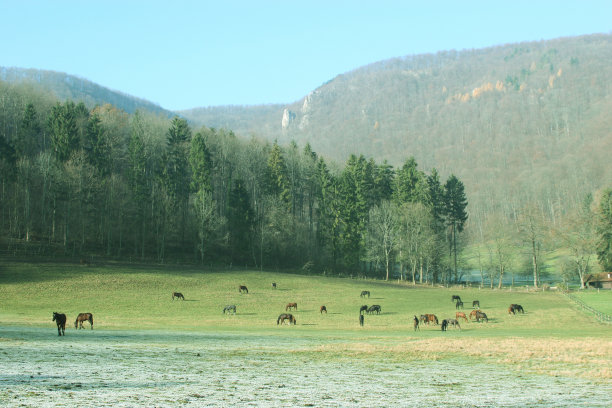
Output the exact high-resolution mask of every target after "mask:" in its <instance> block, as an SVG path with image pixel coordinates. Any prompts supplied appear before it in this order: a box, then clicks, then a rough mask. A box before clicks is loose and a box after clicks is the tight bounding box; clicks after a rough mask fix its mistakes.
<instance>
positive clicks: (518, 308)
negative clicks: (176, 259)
mask: <svg viewBox="0 0 612 408" xmlns="http://www.w3.org/2000/svg"><path fill="white" fill-rule="evenodd" d="M517 312H518V313H523V314H524V313H525V310H524V309H523V306H521V305H516V304H514V303H513V304H511V305H510V307H509V308H508V314H510V313H512V314H516V313H517Z"/></svg>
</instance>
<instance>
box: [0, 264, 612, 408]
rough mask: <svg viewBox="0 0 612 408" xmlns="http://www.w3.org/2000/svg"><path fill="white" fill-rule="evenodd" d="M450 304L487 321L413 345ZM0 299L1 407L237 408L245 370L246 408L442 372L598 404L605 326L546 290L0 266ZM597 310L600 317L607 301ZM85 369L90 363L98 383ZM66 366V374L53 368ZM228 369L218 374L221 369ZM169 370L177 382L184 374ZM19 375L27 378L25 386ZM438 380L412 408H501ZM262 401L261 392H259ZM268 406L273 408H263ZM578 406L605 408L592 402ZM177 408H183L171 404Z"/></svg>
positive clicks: (367, 395) (611, 380) (609, 382)
mask: <svg viewBox="0 0 612 408" xmlns="http://www.w3.org/2000/svg"><path fill="white" fill-rule="evenodd" d="M272 282H276V283H277V289H273V288H272V285H271V284H272ZM239 285H246V286H247V287H248V288H249V293H248V294H240V293H238V286H239ZM362 290H369V291H370V292H371V297H370V298H369V299H368V298H365V299H364V298H360V296H359V294H360V292H361V291H362ZM173 291H179V292H182V293H183V294H184V295H185V298H186V300H185V301H182V300H174V301H173V300H172V299H171V294H172V292H173ZM455 294H456V295H460V296H461V298H462V299H463V301H464V302H465V305H466V309H465V311H466V312H469V311H470V310H471V302H472V300H475V299H477V300H479V301H480V304H481V308H482V310H483V311H485V312H486V313H487V315H488V316H489V318H490V320H489V323H475V322H471V321H470V322H468V323H465V322H463V321H462V322H461V330H457V329H449V330H448V331H447V332H442V331H441V330H440V327H439V326H422V327H421V330H420V331H417V332H414V331H413V327H412V320H413V316H414V315H417V316H418V315H420V314H423V313H434V314H436V315H437V316H438V317H439V318H440V319H443V318H450V317H454V316H455V311H456V310H455V308H454V304H453V303H452V302H451V296H452V295H455ZM595 294H596V293H593V295H595ZM0 299H2V304H1V305H0V344H1V345H2V346H3V347H2V348H3V349H4V350H5V352H4V354H5V357H7V356H10V358H9V361H8V362H7V364H6V366H5V367H6V370H7V372H10V373H13V374H7V375H6V376H5V377H3V375H2V374H0V401H2V398H5V399H6V400H7V401H13V399H14V402H15V406H17V405H18V404H22V403H24V404H26V405H27V404H34V405H37V404H45V403H48V402H49V401H50V400H53V398H55V397H56V395H55V394H54V391H50V388H49V386H48V385H49V382H50V383H51V384H55V385H56V386H60V387H64V389H70V390H71V391H72V392H73V393H76V394H75V397H74V398H81V397H83V398H85V397H87V398H89V399H87V398H85V400H80V399H79V401H80V402H79V403H80V404H84V406H86V405H87V404H85V403H84V402H82V401H90V403H91V404H90V406H96V405H97V404H98V405H99V403H100V400H99V399H97V398H101V397H100V395H102V394H100V392H101V391H100V390H99V389H97V387H98V385H99V384H101V383H104V384H106V383H115V382H116V383H117V384H118V385H117V386H116V387H117V388H116V389H109V390H108V392H109V393H111V394H112V398H115V399H114V400H113V401H115V403H116V404H123V405H128V406H130V404H133V405H134V406H138V405H142V404H144V405H151V404H153V405H167V404H166V403H164V402H163V401H164V400H160V399H159V398H161V397H159V398H157V397H152V396H151V395H153V394H151V390H152V389H153V388H155V389H157V388H158V387H159V382H164V381H170V380H169V378H170V377H172V376H174V375H178V376H180V377H181V378H188V379H190V380H189V381H191V382H189V381H188V384H192V385H191V386H187V385H185V384H184V383H181V384H178V383H177V384H176V385H169V386H176V387H177V388H176V389H175V391H176V393H179V394H181V395H183V396H184V399H183V404H182V405H189V404H197V402H198V401H199V402H200V403H202V401H201V400H200V399H201V398H204V397H201V396H206V395H208V396H209V397H210V398H212V400H210V401H208V400H207V401H206V405H211V406H214V405H218V406H223V405H227V404H230V403H231V404H236V403H237V404H239V405H240V401H241V400H240V397H239V394H238V393H237V392H238V391H239V389H240V387H239V386H238V385H236V387H237V388H236V389H235V390H233V391H232V389H231V387H229V389H228V387H227V384H226V382H227V381H229V382H230V383H232V382H231V381H233V380H232V378H234V377H233V376H235V377H236V378H235V380H236V381H238V382H241V381H242V380H240V378H241V377H240V375H239V374H238V373H239V372H241V371H240V370H245V369H247V368H248V369H249V370H255V371H253V372H256V373H258V374H257V375H253V376H252V378H251V377H249V378H250V380H249V382H248V384H247V385H244V386H245V387H247V391H249V392H251V394H252V395H255V394H256V395H258V397H253V398H254V399H251V400H250V401H251V402H253V401H254V402H255V403H257V404H259V405H272V406H282V405H286V404H291V405H308V403H307V402H306V401H308V397H309V396H311V395H313V393H314V394H316V395H317V396H318V398H319V399H317V402H316V404H315V406H338V405H340V406H349V405H355V406H364V405H369V404H371V403H376V401H377V399H376V394H372V393H373V392H374V393H375V392H376V391H375V389H376V387H377V385H376V384H368V385H367V386H366V385H363V384H362V385H361V386H360V387H361V388H363V387H366V388H367V387H371V388H367V389H370V392H365V391H364V393H363V395H361V394H360V396H359V398H357V397H355V398H356V399H355V401H352V400H351V399H350V398H351V395H352V391H351V386H352V385H351V384H352V382H351V381H353V380H354V378H353V377H352V376H357V377H358V376H359V372H370V371H372V370H374V372H379V373H385V376H384V377H385V381H387V382H388V383H386V385H387V386H388V387H391V386H393V384H395V383H394V381H396V380H397V383H398V384H403V382H404V381H405V376H404V375H403V374H402V373H403V372H406V370H412V371H413V376H415V377H414V378H413V381H415V384H417V383H418V382H419V381H422V382H426V381H425V380H426V379H429V380H428V381H430V382H431V381H434V382H435V381H438V380H440V379H441V378H446V377H445V376H444V374H443V373H447V372H453V371H455V370H458V371H459V372H462V373H469V372H472V371H473V370H477V371H478V372H488V374H487V375H488V376H489V378H490V379H491V381H493V380H492V379H495V381H498V382H500V384H501V383H502V382H503V381H505V380H504V379H505V378H506V377H507V376H508V375H511V376H513V377H516V378H517V381H519V382H521V381H524V382H525V384H522V385H521V386H523V387H528V388H529V387H532V388H533V384H539V385H541V386H542V387H543V388H542V389H541V390H540V391H541V392H546V391H548V390H550V389H552V388H555V387H557V388H558V389H559V390H560V391H559V392H560V393H561V392H562V391H563V390H566V389H567V387H568V386H569V384H572V383H573V382H575V381H580V382H581V384H582V382H584V384H583V385H581V387H582V388H581V391H580V392H581V393H583V392H584V393H586V394H585V395H583V394H580V395H571V396H570V397H568V398H569V399H567V400H566V399H564V398H565V397H563V398H562V397H560V396H557V397H554V399H553V400H551V399H546V398H544V399H542V397H540V396H538V395H539V394H538V393H537V392H536V390H535V389H534V392H535V394H521V395H522V396H521V395H519V394H518V393H517V394H516V395H515V394H513V393H511V392H510V393H509V394H507V395H506V394H504V393H501V394H497V395H498V396H497V397H496V398H501V395H503V398H504V400H503V401H504V403H505V404H506V405H505V406H525V405H528V406H549V405H551V404H550V403H551V402H552V403H553V404H552V405H556V406H572V404H573V403H574V402H575V401H577V400H578V401H580V400H581V398H583V397H584V398H587V396H586V395H587V394H589V393H591V394H592V393H593V392H599V390H603V391H604V394H603V395H604V396H603V397H602V398H604V399H605V395H609V393H608V391H610V390H611V389H612V388H611V387H612V372H611V370H610V368H609V367H611V366H612V341H611V340H610V339H611V338H612V327H611V326H610V325H603V324H600V323H597V322H596V321H595V320H594V318H593V317H592V316H590V315H588V314H586V313H583V312H582V311H580V310H579V309H578V308H576V307H575V306H574V305H573V304H572V303H571V302H569V301H568V300H567V299H566V298H565V297H563V296H561V295H559V294H557V293H555V292H526V291H525V290H524V289H521V290H514V291H510V290H502V291H499V290H488V289H483V290H479V289H473V288H472V289H465V288H460V287H457V288H442V287H436V288H432V287H430V286H424V287H421V286H416V287H415V286H412V285H411V284H403V283H398V282H383V281H373V280H355V279H348V278H330V277H321V276H303V275H293V274H283V273H274V272H259V271H228V270H225V271H220V270H219V271H203V270H201V269H199V268H195V267H184V266H173V267H151V266H126V265H104V266H102V265H100V266H81V265H73V264H51V263H40V264H38V263H12V262H4V263H3V264H1V266H0ZM598 301H599V300H598ZM288 302H296V303H297V304H298V310H297V311H295V312H292V313H293V314H294V315H295V316H296V318H297V325H296V326H277V324H276V319H277V317H278V315H279V314H280V313H283V312H285V305H286V304H287V303H288ZM589 302H590V300H589ZM601 302H602V303H606V299H605V298H603V299H601ZM510 303H519V304H521V305H522V306H523V307H524V308H525V311H526V314H525V315H509V314H508V313H507V308H508V305H509V304H510ZM227 304H235V305H236V306H237V314H236V315H224V314H223V313H222V309H223V307H224V306H225V305H227ZM362 304H368V305H372V304H379V305H381V307H382V313H381V314H380V315H367V316H366V317H365V326H364V327H360V326H359V324H358V316H359V314H358V310H359V307H360V306H361V305H362ZM321 305H325V306H326V307H327V310H328V314H320V313H319V307H320V306H321ZM594 307H595V306H594ZM54 311H57V312H63V313H66V314H67V316H68V328H67V330H66V336H65V337H62V338H58V337H57V331H56V328H55V325H54V323H53V322H52V321H51V317H52V316H51V314H52V312H54ZM80 312H91V313H93V315H94V330H93V331H92V330H80V331H77V330H75V329H74V325H73V324H74V323H73V322H74V319H75V317H76V315H77V314H78V313H80ZM86 326H88V324H86ZM59 342H61V343H59ZM58 344H66V347H69V349H70V351H71V353H68V354H67V353H66V352H65V351H63V350H61V349H60V350H57V349H56V348H57V345H58ZM7 350H10V353H9V352H7ZM41 350H45V352H44V353H41ZM77 350H80V351H79V352H78V353H77ZM75 353H77V354H75ZM79 353H83V355H84V356H87V357H86V358H82V356H81V355H79ZM43 355H44V356H45V357H42V356H43ZM117 356H120V357H117ZM196 357H197V358H196ZM88 360H95V361H96V365H95V367H96V369H95V370H94V368H92V367H91V366H90V365H88V362H87V361H88ZM175 360H176V361H175ZM24 361H25V363H24ZM66 361H68V362H69V364H68V365H67V366H66V367H64V363H63V362H66ZM54 362H60V363H59V364H57V365H54V364H53V363H54ZM111 362H112V364H111ZM228 362H229V363H231V364H230V366H227V365H226V364H225V363H228ZM433 362H435V364H434V365H433V366H432V363H433ZM175 363H176V364H177V365H178V367H175V366H174V364H175ZM229 363H228V364H229ZM116 364H119V367H116ZM279 364H280V366H281V367H283V369H280V368H279ZM60 366H61V367H63V368H60ZM143 366H144V367H149V369H150V370H152V371H150V374H151V375H152V376H154V377H156V378H157V377H160V378H161V377H163V378H165V379H159V380H158V381H157V382H156V381H153V380H150V381H149V379H146V378H145V379H143V378H141V376H142V374H138V373H140V372H141V371H142V367H143ZM41 367H42V368H41ZM164 367H165V368H164ZM179 367H187V368H186V369H185V370H184V371H181V370H180V369H179ZM415 367H416V368H415ZM230 368H231V369H230ZM289 368H291V369H292V370H295V371H296V372H297V374H299V375H302V376H303V375H308V376H309V378H311V380H312V381H314V382H313V384H312V385H310V386H304V387H303V388H302V391H303V393H302V394H300V393H299V392H298V393H297V394H296V395H302V397H300V398H298V399H297V400H295V399H294V400H292V399H291V398H289V399H282V401H281V400H276V399H274V398H275V397H273V396H274V395H277V394H276V389H277V388H278V387H279V384H281V383H283V384H284V382H286V381H289V380H288V379H287V376H288V375H289V376H290V374H289V373H288V372H285V371H284V370H289ZM234 369H235V371H236V373H233V371H232V370H234ZM58 370H59V371H58ZM211 370H212V371H213V372H214V374H210V371H211ZM415 370H416V371H415ZM449 370H450V371H449ZM177 371H179V372H178V373H177ZM57 372H63V374H57ZM198 372H200V373H201V372H208V373H209V375H212V378H213V379H214V381H215V383H216V384H218V386H217V387H216V388H215V387H213V388H211V387H212V386H209V385H206V383H204V384H203V383H202V382H201V380H199V379H198V378H200V377H198V376H197V373H198ZM20 373H30V376H31V377H28V376H26V377H22V374H20ZM40 373H42V374H40ZM75 373H78V376H77V377H74V376H75ZM126 373H131V374H130V375H131V376H132V377H133V378H134V381H136V380H137V379H138V381H137V382H138V384H140V385H138V387H141V388H142V392H135V393H132V394H130V392H128V391H129V390H131V389H132V387H134V385H133V384H131V383H124V382H121V381H119V380H118V378H120V377H121V378H123V377H125V374H126ZM305 373H306V374H305ZM322 373H327V374H326V375H328V376H333V377H334V378H337V381H338V382H337V383H334V384H335V386H336V388H337V389H336V391H337V392H340V393H343V397H342V398H340V399H338V398H339V397H338V396H337V395H336V397H334V398H331V399H329V400H328V399H326V396H325V395H326V394H322V393H321V392H322V391H321V390H320V389H318V388H317V389H316V390H315V389H313V388H312V387H320V385H321V384H320V382H322V383H324V377H321V376H322V375H323V374H322ZM509 373H514V374H509ZM245 375H246V374H245ZM39 377H40V379H38V378H39ZM73 377H74V378H77V379H74V378H73ZM319 377H320V378H319ZM451 377H452V376H451ZM451 377H449V378H446V379H445V380H444V381H442V380H440V381H441V382H442V383H443V385H438V386H435V387H434V388H432V392H431V398H433V399H428V400H422V399H419V400H418V401H420V402H421V405H422V404H427V403H429V402H431V401H437V399H436V398H438V393H437V392H433V390H436V387H444V386H453V387H455V388H456V387H459V384H464V386H465V387H469V389H468V388H465V389H463V390H462V391H460V392H459V393H458V394H457V398H460V397H461V398H468V400H469V401H471V402H470V404H473V405H470V404H463V405H462V403H460V401H465V400H461V399H458V400H456V401H455V402H457V404H456V405H458V406H487V405H491V404H492V405H500V404H501V402H502V400H498V399H492V400H491V399H487V398H491V397H490V396H489V394H488V393H484V392H481V390H480V388H478V387H476V386H475V384H472V385H470V386H468V385H467V384H468V383H469V382H468V383H466V382H465V376H464V375H462V376H461V379H458V380H453V379H452V378H451ZM49 378H50V379H49ZM315 378H316V379H317V380H316V381H315ZM352 378H353V379H352ZM566 380H567V384H566V382H565V381H566ZM122 381H128V380H122ZM128 382H129V381H128ZM290 382H291V383H293V381H290ZM75 384H77V385H75ZM172 384H174V383H172ZM317 384H318V385H317ZM360 384H361V383H360ZM424 384H425V383H424ZM444 384H446V385H444ZM453 384H455V385H453ZM529 384H531V385H529ZM9 385H10V386H9ZM20 386H22V387H23V390H24V392H25V391H26V390H32V389H34V390H38V391H36V392H37V394H35V395H31V396H30V397H28V396H27V395H28V394H27V393H26V394H24V393H20V392H18V391H16V390H18V389H19V387H20ZM423 386H424V387H426V384H425V385H423ZM266 387H270V391H269V392H266V391H265V390H267V388H266ZM283 387H284V385H283ZM309 387H310V388H309ZM343 387H344V388H343ZM472 387H473V388H472ZM111 388H112V387H111ZM361 388H360V389H361ZM343 390H344V391H343ZM479 390H480V391H479ZM243 391H245V390H243ZM287 391H288V390H285V392H287ZM245 392H246V391H245ZM296 392H297V391H296ZM576 392H578V391H576ZM606 393H607V394H606ZM281 394H283V392H281ZM387 394H388V392H387ZM146 395H149V397H146ZM194 395H195V396H194ZM434 395H435V396H434ZM559 395H561V394H559ZM568 395H569V394H568ZM107 397H108V398H111V397H110V396H107ZM226 397H227V398H229V399H227V400H225V398H226ZM117 398H119V399H117ZM133 398H135V399H133ZM267 398H272V400H270V401H275V403H274V404H272V403H271V404H267V403H265V401H266V399H267ZM296 398H297V397H296ZM372 398H374V399H372ZM389 398H391V399H390V400H389V401H388V404H394V403H397V402H401V401H398V400H397V399H398V398H400V396H399V394H398V396H396V397H395V396H391V395H390V394H389ZM470 398H472V399H470ZM525 398H526V399H525ZM538 398H540V399H538ZM130 401H131V402H130ZM211 401H212V402H211ZM278 401H281V402H282V403H278ZM444 401H446V402H448V401H449V400H448V399H442V400H440V404H442V403H443V402H444ZM487 401H488V402H487ZM507 401H510V402H507ZM585 401H586V400H585ZM277 403H278V404H277ZM589 403H590V404H589V405H590V406H605V405H606V404H605V401H601V400H597V399H595V400H590V401H589ZM600 403H601V405H599V404H600ZM168 404H170V403H169V402H168ZM243 404H246V400H245V401H243ZM275 404H276V405H275ZM170 405H172V404H170ZM383 405H385V404H383ZM404 405H409V404H404ZM434 405H435V404H434ZM177 406H181V404H179V403H178V402H177ZM413 406H419V405H418V404H417V405H413Z"/></svg>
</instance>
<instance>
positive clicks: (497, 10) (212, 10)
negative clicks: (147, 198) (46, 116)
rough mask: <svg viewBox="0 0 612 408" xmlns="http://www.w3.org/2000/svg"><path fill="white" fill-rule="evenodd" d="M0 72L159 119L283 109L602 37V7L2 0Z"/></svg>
mask: <svg viewBox="0 0 612 408" xmlns="http://www.w3.org/2000/svg"><path fill="white" fill-rule="evenodd" d="M0 16H2V24H0V36H1V38H3V41H1V42H0V66H5V67H21V68H36V69H47V70H54V71H60V72H66V73H68V74H73V75H77V76H80V77H83V78H86V79H89V80H91V81H94V82H96V83H98V84H100V85H103V86H106V87H109V88H111V89H115V90H119V91H122V92H124V93H127V94H130V95H134V96H137V97H140V98H144V99H148V100H150V101H152V102H155V103H158V104H160V105H161V106H162V107H164V108H167V109H173V110H178V109H188V108H194V107H201V106H216V105H253V104H265V103H291V102H295V101H297V100H299V99H300V98H302V97H304V96H305V95H307V94H308V92H310V91H312V90H314V89H316V88H317V87H319V86H320V85H322V84H323V83H324V82H326V81H328V80H330V79H332V78H334V77H335V76H336V75H339V74H342V73H344V72H347V71H351V70H353V69H356V68H359V67H360V66H363V65H366V64H370V63H373V62H377V61H380V60H384V59H388V58H394V57H402V56H406V55H415V54H424V53H435V52H438V51H444V50H453V49H454V50H463V49H476V48H483V47H488V46H494V45H500V44H507V43H514V42H524V41H539V40H547V39H552V38H557V37H566V36H576V35H584V34H593V33H609V32H610V31H611V30H612V23H611V22H612V2H610V1H608V0H600V1H588V0H587V1H571V0H570V1H566V2H559V1H549V0H544V1H535V2H534V1H523V0H519V1H514V2H512V3H510V4H509V3H507V2H499V3H498V4H497V5H496V4H494V2H491V1H490V0H489V1H480V0H479V1H467V2H457V1H453V0H450V1H433V2H412V1H386V0H382V1H377V2H366V1H332V2H329V1H319V0H314V1H310V2H307V3H294V2H286V1H284V2H282V1H262V2H252V1H223V2H219V1H203V2H202V1H177V2H173V3H168V2H165V1H140V0H135V1H128V2H125V1H114V0H112V1H105V2H83V1H76V0H75V1H53V2H50V1H28V2H15V1H12V0H0Z"/></svg>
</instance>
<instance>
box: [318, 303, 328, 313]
mask: <svg viewBox="0 0 612 408" xmlns="http://www.w3.org/2000/svg"><path fill="white" fill-rule="evenodd" d="M323 312H325V314H327V308H326V307H325V305H323V306H321V307H320V308H319V313H323Z"/></svg>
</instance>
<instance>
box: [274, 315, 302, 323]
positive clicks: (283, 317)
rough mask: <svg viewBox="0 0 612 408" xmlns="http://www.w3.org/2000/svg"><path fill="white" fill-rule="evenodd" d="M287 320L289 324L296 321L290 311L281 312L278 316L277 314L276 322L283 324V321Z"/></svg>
mask: <svg viewBox="0 0 612 408" xmlns="http://www.w3.org/2000/svg"><path fill="white" fill-rule="evenodd" d="M286 320H287V321H289V324H290V325H291V324H294V325H295V324H297V321H296V320H295V317H293V315H292V314H291V313H283V314H281V315H280V316H278V319H276V324H277V325H279V324H283V323H285V321H286Z"/></svg>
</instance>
